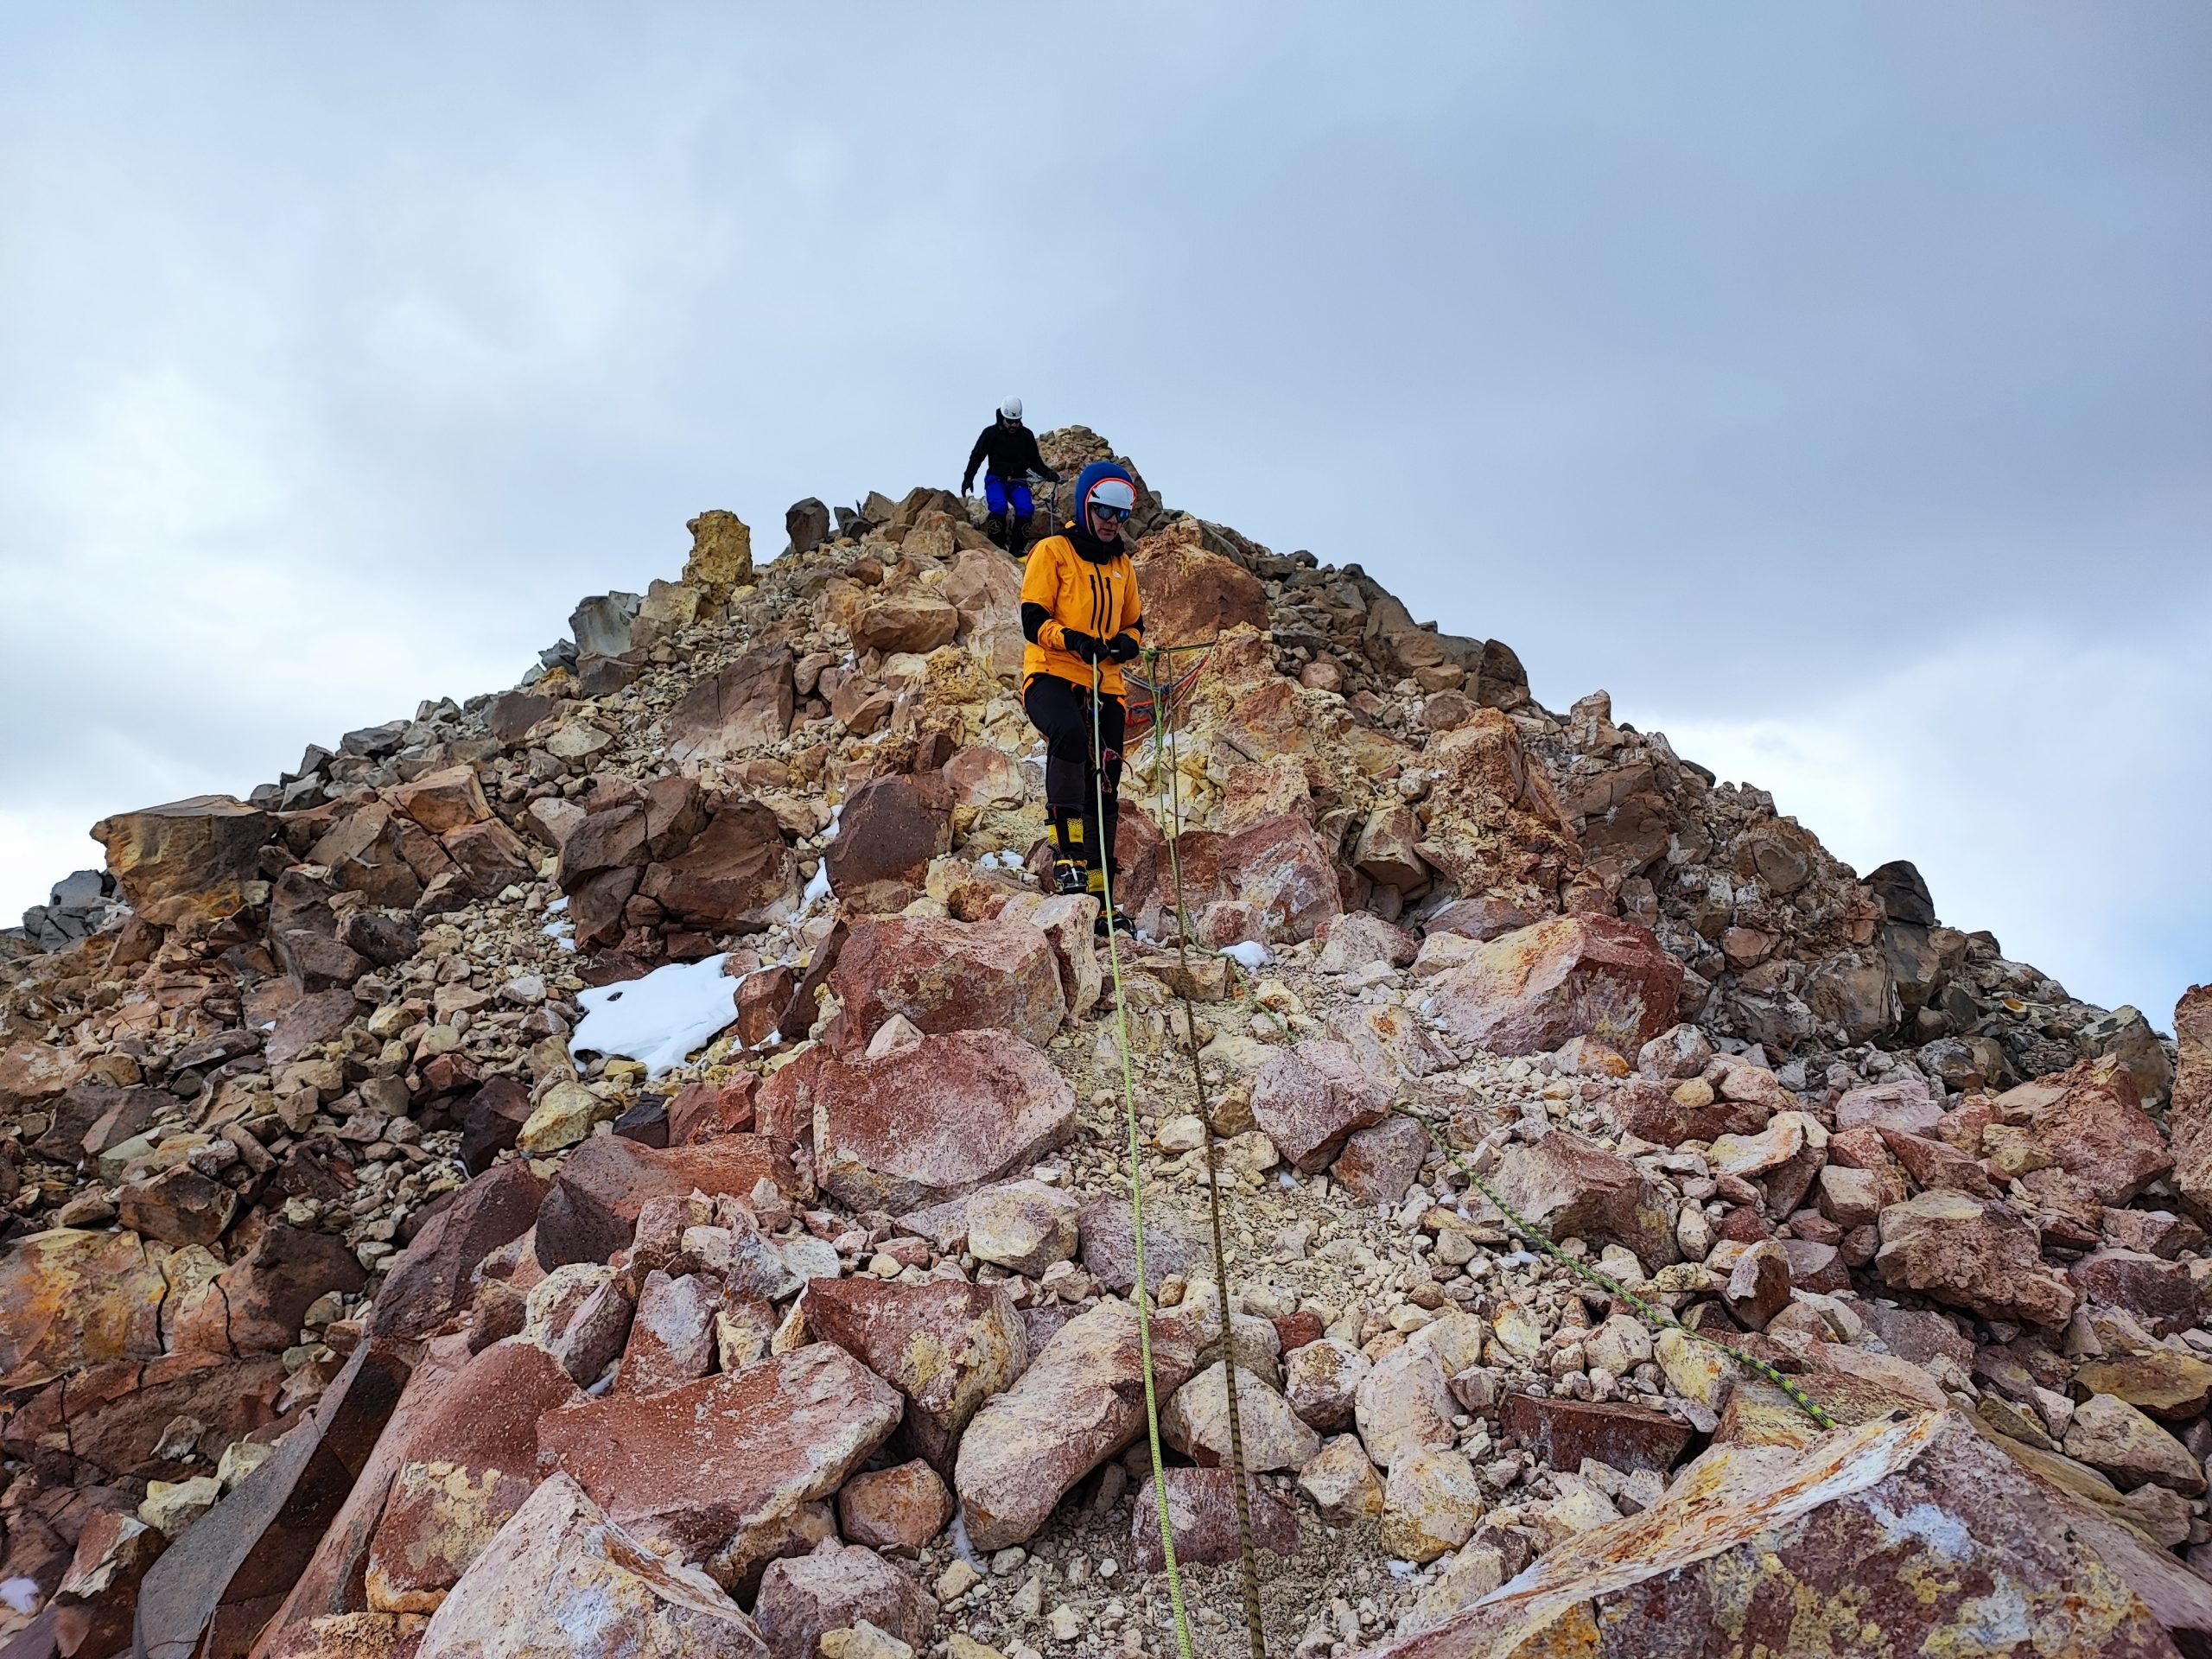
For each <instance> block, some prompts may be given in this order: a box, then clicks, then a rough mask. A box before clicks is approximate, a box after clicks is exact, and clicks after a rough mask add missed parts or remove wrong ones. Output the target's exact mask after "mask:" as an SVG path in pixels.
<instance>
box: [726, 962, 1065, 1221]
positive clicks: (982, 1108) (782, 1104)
mask: <svg viewBox="0 0 2212 1659" xmlns="http://www.w3.org/2000/svg"><path fill="white" fill-rule="evenodd" d="M1039 937H1041V936H1039ZM846 948H847V950H850V949H851V946H850V945H849V944H848V946H847V947H846ZM840 960H841V961H842V957H841V958H840ZM1051 973H1052V969H1051V967H1050V965H1049V963H1048V965H1047V966H1046V974H1047V975H1048V976H1050V975H1051ZM1055 983H1056V984H1057V981H1056V982H1055ZM1055 994H1056V995H1057V992H1056V993H1055ZM755 1110H756V1114H757V1118H758V1122H760V1126H761V1128H763V1130H764V1131H766V1133H768V1134H770V1135H783V1136H785V1138H786V1139H789V1140H791V1141H810V1142H811V1143H812V1146H813V1150H814V1172H815V1179H817V1181H819V1182H820V1183H821V1185H822V1186H823V1190H824V1191H826V1192H829V1193H830V1194H831V1195H832V1196H833V1197H835V1198H837V1199H838V1200H839V1201H840V1202H841V1203H842V1204H844V1205H847V1206H848V1207H849V1208H851V1209H855V1210H885V1211H891V1212H892V1213H893V1214H897V1213H899V1212H901V1211H908V1210H918V1209H921V1208H922V1207H924V1206H925V1205H932V1204H938V1203H942V1202H943V1201H944V1200H945V1199H947V1198H955V1197H957V1196H959V1195H960V1194H962V1193H965V1192H972V1191H973V1190H974V1189H975V1188H976V1187H978V1186H981V1185H983V1183H985V1182H986V1181H991V1180H995V1179H998V1178H999V1177H1000V1176H1001V1175H1004V1174H1006V1173H1007V1172H1008V1171H1009V1170H1013V1169H1015V1168H1017V1167H1020V1166H1026V1165H1028V1164H1033V1163H1034V1162H1036V1160H1038V1159H1039V1158H1040V1157H1041V1156H1043V1155H1044V1154H1046V1153H1047V1152H1049V1151H1051V1150H1052V1149H1053V1148H1054V1147H1060V1146H1065V1144H1066V1143H1067V1141H1068V1140H1069V1139H1070V1137H1071V1136H1072V1135H1074V1134H1075V1128H1076V1111H1075V1090H1073V1089H1071V1088H1070V1087H1069V1085H1068V1084H1067V1082H1066V1080H1065V1078H1063V1077H1061V1076H1060V1074H1059V1073H1058V1071H1055V1070H1054V1069H1053V1067H1052V1063H1051V1062H1050V1061H1049V1060H1047V1059H1046V1058H1045V1056H1044V1055H1043V1054H1041V1053H1039V1052H1038V1051H1037V1050H1036V1049H1034V1048H1033V1047H1031V1046H1029V1045H1028V1044H1027V1043H1026V1042H1024V1041H1022V1040H1021V1039H1020V1038H1019V1037H1015V1036H1012V1035H1010V1034H1008V1033H1006V1032H1003V1031H960V1032H955V1033H952V1034H950V1035H949V1036H941V1037H934V1036H933V1037H924V1038H923V1039H921V1040H920V1041H919V1042H917V1043H909V1044H907V1045H906V1046H904V1047H900V1048H894V1049H893V1050H892V1051H891V1052H888V1053H887V1054H883V1055H880V1056H878V1057H876V1058H866V1057H861V1058H854V1059H838V1058H835V1057H833V1056H830V1055H827V1054H823V1053H822V1052H820V1051H819V1050H814V1051H810V1052H808V1053H807V1054H805V1055H803V1056H801V1057H800V1058H798V1060H796V1061H794V1062H793V1063H791V1065H786V1066H785V1067H784V1068H783V1069H782V1070H781V1071H778V1072H777V1073H776V1074H775V1075H774V1076H773V1077H770V1078H769V1079H768V1081H767V1083H766V1084H765V1085H763V1087H762V1089H761V1090H760V1097H759V1101H758V1103H757V1105H756V1108H755ZM728 1138H736V1137H728ZM721 1144H723V1143H722V1142H721V1141H714V1142H710V1143H709V1145H713V1146H719V1145H721Z"/></svg>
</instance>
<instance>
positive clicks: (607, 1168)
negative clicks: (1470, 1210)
mask: <svg viewBox="0 0 2212 1659" xmlns="http://www.w3.org/2000/svg"><path fill="white" fill-rule="evenodd" d="M763 1180H766V1181H767V1182H769V1183H770V1184H771V1185H773V1186H775V1187H777V1188H778V1189H779V1190H780V1191H781V1192H785V1194H787V1195H789V1196H791V1197H794V1198H801V1197H806V1196H810V1189H809V1188H808V1187H807V1186H806V1185H804V1183H803V1182H802V1181H801V1180H800V1179H799V1178H798V1173H797V1172H796V1171H795V1170H794V1169H793V1168H792V1166H791V1159H790V1156H789V1155H788V1154H787V1152H786V1151H785V1148H784V1147H782V1146H780V1145H779V1144H777V1143H776V1142H774V1141H770V1140H768V1139H767V1138H766V1137H765V1136H762V1135H716V1136H715V1138H714V1139H712V1140H710V1141H701V1142H699V1143H698V1144H697V1145H696V1146H689V1147H646V1146H641V1145H640V1144H639V1143H638V1142H637V1141H631V1140H626V1139H625V1138H623V1137H622V1136H620V1135H596V1136H594V1137H593V1138H592V1139H591V1140H588V1141H585V1142H584V1143H583V1145H582V1146H581V1147H577V1148H576V1150H575V1152H573V1153H571V1154H569V1158H568V1160H567V1161H566V1162H565V1163H563V1165H562V1166H561V1169H560V1173H558V1174H557V1175H556V1176H555V1177H554V1179H553V1185H552V1187H551V1189H550V1191H549V1192H547V1193H546V1195H545V1201H544V1203H543V1205H541V1206H540V1207H539V1209H538V1211H537V1233H536V1236H535V1243H536V1247H537V1260H538V1262H539V1265H541V1266H542V1267H543V1268H546V1269H547V1270H548V1271H550V1270H551V1269H552V1268H556V1267H559V1266H560V1265H561V1264H562V1263H563V1262H604V1261H606V1260H607V1257H608V1256H610V1255H613V1254H614V1252H615V1251H617V1250H619V1249H621V1248H622V1247H623V1246H624V1245H625V1244H627V1243H629V1242H630V1238H631V1235H632V1232H633V1231H634V1230H636V1228H637V1224H638V1212H639V1211H640V1210H642V1209H643V1208H644V1207H645V1201H646V1200H647V1199H648V1198H661V1197H672V1198H682V1197H683V1195H684V1194H686V1193H688V1192H695V1191H696V1192H704V1193H705V1194H706V1195H707V1196H708V1197H709V1198H714V1197H717V1196H719V1195H721V1194H723V1193H728V1194H730V1195H732V1196H734V1197H736V1198H749V1197H750V1196H751V1194H752V1192H753V1188H754V1186H756V1185H758V1184H759V1183H760V1182H761V1181H763Z"/></svg>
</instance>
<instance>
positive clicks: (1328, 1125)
mask: <svg viewBox="0 0 2212 1659" xmlns="http://www.w3.org/2000/svg"><path fill="white" fill-rule="evenodd" d="M1389 1109H1390V1092H1389V1090H1388V1089H1386V1088H1384V1087H1383V1084H1379V1083H1377V1082H1376V1080H1375V1079H1374V1078H1373V1077H1370V1076H1369V1075H1368V1074H1367V1072H1366V1071H1363V1070H1362V1069H1361V1067H1360V1065H1359V1061H1358V1059H1357V1057H1356V1056H1355V1055H1354V1054H1353V1053H1352V1051H1351V1048H1350V1046H1347V1045H1345V1044H1344V1043H1339V1042H1335V1041H1332V1040H1330V1039H1325V1038H1313V1039H1308V1040H1306V1041H1305V1042H1302V1043H1300V1044H1298V1045H1296V1046H1294V1047H1293V1048H1290V1049H1288V1050H1286V1051H1284V1052H1281V1053H1278V1054H1276V1055H1275V1056H1274V1058H1272V1059H1270V1060H1269V1061H1268V1063H1267V1064H1266V1065H1262V1067H1261V1068H1260V1071H1259V1075H1258V1076H1257V1077H1255V1078H1254V1079H1253V1083H1252V1116H1253V1119H1254V1121H1255V1122H1257V1123H1258V1124H1259V1126H1260V1128H1262V1129H1264V1130H1265V1131H1266V1132H1267V1135H1268V1139H1269V1140H1270V1141H1274V1143H1275V1147H1276V1150H1278V1151H1279V1152H1281V1154H1282V1155H1283V1156H1284V1157H1285V1158H1287V1159H1288V1160H1290V1161H1291V1162H1292V1163H1294V1164H1295V1165H1297V1166H1298V1167H1299V1168H1300V1169H1304V1170H1316V1169H1324V1168H1326V1167H1327V1166H1328V1164H1329V1162H1330V1160H1332V1159H1333V1158H1334V1157H1335V1156H1336V1155H1337V1154H1338V1151H1339V1150H1340V1149H1341V1148H1342V1147H1344V1142H1345V1140H1346V1138H1347V1137H1348V1136H1350V1135H1351V1133H1352V1132H1353V1131H1354V1130H1356V1129H1363V1128H1367V1127H1369V1126H1370V1124H1376V1123H1380V1122H1382V1121H1383V1118H1384V1117H1385V1116H1388V1115H1389Z"/></svg>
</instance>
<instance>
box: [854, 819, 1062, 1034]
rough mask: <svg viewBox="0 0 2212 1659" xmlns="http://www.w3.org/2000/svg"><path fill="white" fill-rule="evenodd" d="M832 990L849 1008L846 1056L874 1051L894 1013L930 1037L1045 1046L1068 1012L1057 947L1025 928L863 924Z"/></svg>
mask: <svg viewBox="0 0 2212 1659" xmlns="http://www.w3.org/2000/svg"><path fill="white" fill-rule="evenodd" d="M839 839H840V840H842V836H840V837H839ZM829 984H830V988H831V989H833V990H834V991H836V994H837V1000H838V1001H839V1002H840V1003H842V1005H843V1007H844V1014H843V1016H842V1021H841V1023H840V1026H839V1028H838V1046H840V1047H842V1048H844V1049H846V1050H852V1049H859V1048H864V1047H866V1046H867V1045H868V1039H870V1038H871V1037H873V1036H874V1034H875V1030H876V1027H879V1026H880V1025H881V1024H882V1023H883V1022H884V1021H885V1020H888V1019H889V1018H890V1017H891V1016H892V1015H893V1014H903V1015H905V1016H906V1019H907V1020H909V1021H910V1022H912V1025H913V1026H914V1027H916V1028H917V1029H918V1030H920V1031H924V1032H933V1033H944V1032H956V1031H980V1030H982V1029H985V1028H987V1027H998V1028H999V1029H1001V1030H1005V1031H1010V1032H1013V1033H1014V1034H1015V1035H1017V1036H1019V1037H1022V1038H1026V1039H1028V1040H1029V1041H1030V1042H1032V1043H1035V1044H1038V1045H1040V1046H1041V1045H1043V1044H1045V1043H1047V1042H1050V1041H1051V1040H1052V1033H1054V1032H1056V1031H1058V1029H1059V1028H1060V1021H1061V1020H1062V1019H1063V1018H1065V1015H1066V1013H1067V999H1066V996H1065V994H1064V993H1063V992H1062V991H1061V989H1060V970H1059V964H1058V960H1057V959H1056V958H1055V957H1054V956H1053V954H1052V943H1051V941H1050V940H1048V939H1047V938H1046V937H1045V935H1044V933H1043V932H1042V931H1040V930H1039V929H1037V928H1035V927H1033V926H1031V925H1029V924H1028V923H1027V922H1000V921H989V922H957V921H953V920H951V919H950V918H941V917H920V916H916V917H908V916H900V917H894V918H891V919H889V920H887V921H861V922H855V923H854V924H853V926H852V931H851V932H850V933H849V934H848V935H847V936H846V938H845V943H844V944H843V946H842V949H840V950H839V951H838V952H837V965H836V968H834V969H831V971H830V975H829Z"/></svg>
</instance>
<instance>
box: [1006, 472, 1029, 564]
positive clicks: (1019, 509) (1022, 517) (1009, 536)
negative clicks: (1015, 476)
mask: <svg viewBox="0 0 2212 1659" xmlns="http://www.w3.org/2000/svg"><path fill="white" fill-rule="evenodd" d="M1007 507H1008V509H1009V511H1008V512H1007V521H1006V550H1007V552H1009V553H1013V554H1016V555H1018V554H1020V551H1021V549H1022V544H1023V543H1025V542H1027V540H1028V539H1029V531H1030V517H1031V515H1032V514H1033V512H1035V511H1036V503H1035V502H1033V500H1031V499H1030V497H1029V485H1028V482H1027V480H1023V481H1022V482H1020V483H1017V484H1016V485H1014V488H1013V490H1012V491H1011V493H1009V494H1008V496H1007Z"/></svg>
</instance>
